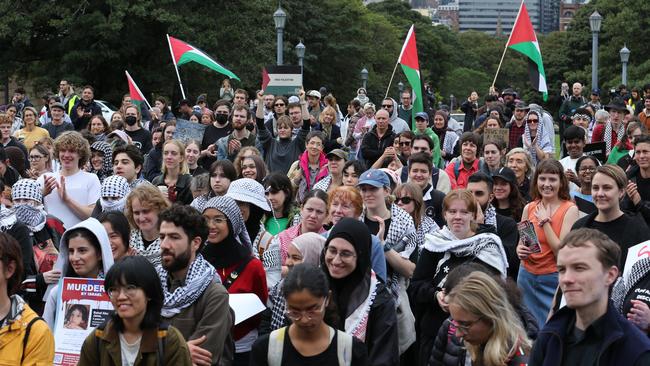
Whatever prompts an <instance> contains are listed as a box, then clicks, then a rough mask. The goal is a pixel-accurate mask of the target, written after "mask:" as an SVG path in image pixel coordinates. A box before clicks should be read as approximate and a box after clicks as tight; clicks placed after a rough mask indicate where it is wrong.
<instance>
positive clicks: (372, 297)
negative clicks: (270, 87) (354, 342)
mask: <svg viewBox="0 0 650 366" xmlns="http://www.w3.org/2000/svg"><path fill="white" fill-rule="evenodd" d="M370 241H371V239H370V231H369V230H368V227H367V226H366V225H365V224H364V223H363V222H361V221H359V220H355V219H352V218H343V219H341V221H339V222H338V224H336V225H335V226H334V228H332V231H331V232H330V235H329V237H328V238H327V241H326V242H325V250H324V251H323V252H322V254H321V260H320V262H321V268H322V269H323V271H324V272H325V275H326V276H327V279H328V281H329V283H330V290H331V292H332V295H331V296H332V300H331V301H333V302H334V304H336V309H337V312H338V316H339V321H338V324H337V326H336V327H337V328H338V329H339V330H343V331H345V333H347V334H350V335H353V336H355V337H357V338H358V339H360V340H361V341H363V342H364V343H365V344H366V346H367V347H368V360H369V364H371V365H373V366H383V365H398V364H399V346H398V343H399V342H398V339H397V316H396V314H395V302H394V301H393V298H392V297H391V295H390V294H389V293H388V291H387V290H386V287H385V286H384V285H383V284H382V283H381V282H380V281H378V280H377V276H375V273H374V272H373V271H372V270H371V269H370V263H371V261H370Z"/></svg>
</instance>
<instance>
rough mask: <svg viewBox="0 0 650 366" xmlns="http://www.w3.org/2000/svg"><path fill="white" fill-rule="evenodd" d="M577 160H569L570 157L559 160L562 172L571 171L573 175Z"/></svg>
mask: <svg viewBox="0 0 650 366" xmlns="http://www.w3.org/2000/svg"><path fill="white" fill-rule="evenodd" d="M578 159H580V157H578V158H576V159H571V156H568V155H567V156H565V157H563V158H562V159H560V164H562V167H563V168H564V171H565V172H566V171H567V170H569V169H571V170H573V172H574V173H576V163H577V162H578Z"/></svg>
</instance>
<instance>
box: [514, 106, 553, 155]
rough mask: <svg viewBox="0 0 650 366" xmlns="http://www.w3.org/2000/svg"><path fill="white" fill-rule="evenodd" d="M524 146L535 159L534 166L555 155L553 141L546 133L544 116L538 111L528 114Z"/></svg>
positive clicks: (523, 137)
mask: <svg viewBox="0 0 650 366" xmlns="http://www.w3.org/2000/svg"><path fill="white" fill-rule="evenodd" d="M525 121H526V125H525V127H524V135H523V136H522V137H521V138H522V139H523V146H524V148H525V149H526V150H528V152H529V153H530V155H531V156H532V157H533V166H534V165H537V162H538V161H542V160H544V159H546V158H548V157H550V156H551V155H552V154H553V141H551V140H550V139H549V136H548V134H547V133H546V131H544V123H543V121H542V115H541V113H539V112H538V111H536V110H531V111H530V112H528V114H527V115H526V118H525Z"/></svg>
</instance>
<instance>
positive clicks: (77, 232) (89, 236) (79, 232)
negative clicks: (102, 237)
mask: <svg viewBox="0 0 650 366" xmlns="http://www.w3.org/2000/svg"><path fill="white" fill-rule="evenodd" d="M74 238H83V239H86V240H87V241H88V242H89V243H90V244H91V245H92V246H93V248H95V251H96V252H97V255H99V257H100V258H101V257H102V246H101V245H100V244H99V239H97V237H96V236H95V234H93V232H92V231H90V230H88V229H86V228H85V227H79V228H76V229H72V230H70V231H66V233H65V246H66V248H68V251H69V250H70V249H69V248H70V247H69V245H68V243H70V239H74ZM98 265H99V266H102V265H103V264H102V260H101V259H100V260H99V264H98ZM100 268H102V267H100ZM65 277H79V275H78V274H77V272H75V270H74V268H72V266H71V265H70V264H69V263H68V269H67V270H66V272H65Z"/></svg>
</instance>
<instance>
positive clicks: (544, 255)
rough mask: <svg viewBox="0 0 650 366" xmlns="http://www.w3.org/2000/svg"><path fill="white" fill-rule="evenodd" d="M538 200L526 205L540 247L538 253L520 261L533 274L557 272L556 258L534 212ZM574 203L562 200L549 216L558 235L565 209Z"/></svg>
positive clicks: (552, 227)
mask: <svg viewBox="0 0 650 366" xmlns="http://www.w3.org/2000/svg"><path fill="white" fill-rule="evenodd" d="M539 203H540V201H533V202H531V203H530V204H529V206H528V220H530V222H532V223H533V225H535V233H536V234H537V238H538V239H539V242H540V244H541V247H542V251H541V252H540V253H535V254H531V255H530V256H529V257H528V258H526V259H525V260H523V261H522V264H523V265H524V268H525V269H526V270H527V271H528V272H530V273H532V274H534V275H544V274H549V273H555V272H557V267H556V258H555V253H553V250H552V249H551V247H550V246H549V245H548V242H547V240H546V234H544V229H543V228H541V227H539V225H538V224H539V220H538V219H537V216H535V213H536V212H537V206H538V205H539ZM571 206H575V204H574V203H573V202H571V201H564V202H563V203H562V204H560V207H558V209H557V210H555V213H553V216H551V229H553V232H554V233H555V235H557V236H558V237H559V236H560V231H562V223H563V222H564V216H565V215H566V212H567V210H568V209H569V208H570V207H571Z"/></svg>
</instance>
